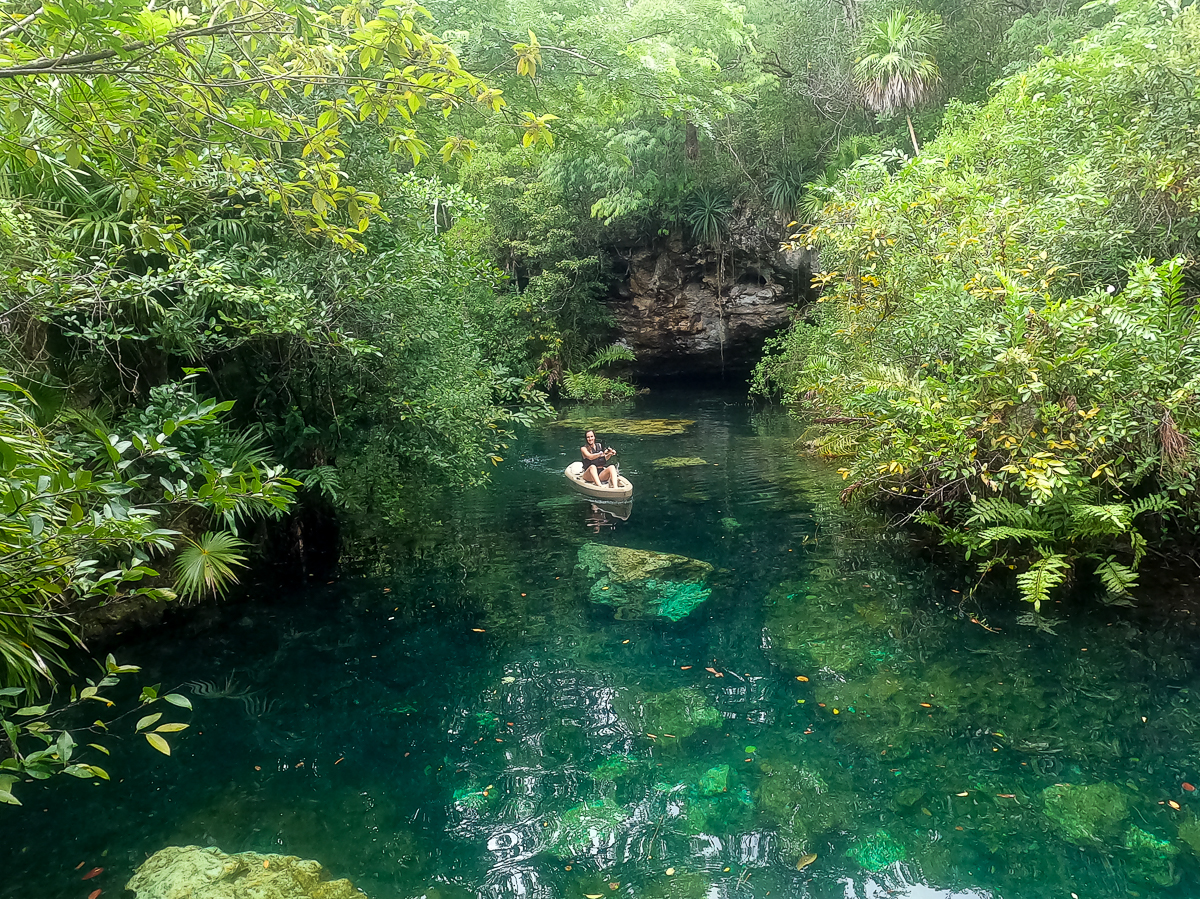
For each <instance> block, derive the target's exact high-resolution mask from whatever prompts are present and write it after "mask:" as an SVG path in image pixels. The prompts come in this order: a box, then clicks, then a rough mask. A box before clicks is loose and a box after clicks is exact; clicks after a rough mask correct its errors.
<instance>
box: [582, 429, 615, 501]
mask: <svg viewBox="0 0 1200 899" xmlns="http://www.w3.org/2000/svg"><path fill="white" fill-rule="evenodd" d="M583 437H584V440H585V441H586V442H585V443H584V444H583V446H581V447H580V448H579V451H580V452H581V453H583V464H584V465H585V466H586V468H584V470H583V479H584V480H585V481H588V482H589V483H592V484H595V485H596V486H597V487H599V486H602V485H603V484H604V482H605V481H608V486H609V487H616V486H617V467H616V466H615V465H609V464H608V460H609V459H611V458H612V457H613V456H615V455H616V454H617V451H616V450H615V449H605V448H604V447H603V446H602V445H601V443H600V441H599V440H597V439H596V434H595V433H594V432H593V431H588V432H587V433H586V434H584V435H583Z"/></svg>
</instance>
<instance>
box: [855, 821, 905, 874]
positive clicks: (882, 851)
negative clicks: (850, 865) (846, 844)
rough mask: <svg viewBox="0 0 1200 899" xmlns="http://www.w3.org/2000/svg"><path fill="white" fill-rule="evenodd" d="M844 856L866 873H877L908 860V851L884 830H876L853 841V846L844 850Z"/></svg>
mask: <svg viewBox="0 0 1200 899" xmlns="http://www.w3.org/2000/svg"><path fill="white" fill-rule="evenodd" d="M846 855H847V856H848V857H850V858H852V859H854V860H855V861H856V862H858V863H859V864H860V865H862V866H863V867H864V868H866V869H867V870H868V871H879V870H882V869H883V868H886V867H887V866H888V865H891V864H894V863H896V862H902V861H904V860H905V859H906V858H908V850H906V849H905V848H904V846H903V845H902V844H901V843H898V842H897V841H896V839H895V838H894V837H893V836H892V835H891V834H890V833H888V832H887V831H886V830H877V831H875V833H872V834H869V835H868V836H865V837H862V838H860V839H858V840H855V842H854V845H852V846H851V847H850V848H849V849H848V850H846Z"/></svg>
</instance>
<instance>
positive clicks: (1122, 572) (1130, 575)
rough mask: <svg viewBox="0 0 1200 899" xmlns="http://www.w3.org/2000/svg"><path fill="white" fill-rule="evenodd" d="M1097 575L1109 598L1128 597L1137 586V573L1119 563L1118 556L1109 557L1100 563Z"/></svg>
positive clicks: (1097, 567)
mask: <svg viewBox="0 0 1200 899" xmlns="http://www.w3.org/2000/svg"><path fill="white" fill-rule="evenodd" d="M1096 574H1097V575H1099V576H1100V581H1101V583H1103V584H1104V589H1105V590H1107V591H1108V594H1109V596H1128V595H1129V593H1130V592H1131V591H1132V590H1133V588H1134V587H1136V586H1137V579H1138V576H1137V572H1136V571H1134V570H1133V569H1132V568H1130V567H1128V566H1127V565H1122V564H1121V563H1120V562H1118V561H1117V557H1116V556H1109V557H1108V558H1107V559H1104V560H1103V561H1102V562H1100V564H1099V565H1097V566H1096Z"/></svg>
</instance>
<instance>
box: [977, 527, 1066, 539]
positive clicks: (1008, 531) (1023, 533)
mask: <svg viewBox="0 0 1200 899" xmlns="http://www.w3.org/2000/svg"><path fill="white" fill-rule="evenodd" d="M1052 539H1053V535H1052V534H1050V532H1048V531H1035V530H1033V529H1032V528H1013V527H1009V526H1008V525H1003V524H1001V525H996V526H995V527H990V528H985V529H984V530H982V531H980V532H979V540H980V542H981V543H998V542H999V541H1001V540H1036V541H1038V542H1045V541H1047V540H1052Z"/></svg>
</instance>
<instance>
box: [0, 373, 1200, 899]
mask: <svg viewBox="0 0 1200 899" xmlns="http://www.w3.org/2000/svg"><path fill="white" fill-rule="evenodd" d="M591 411H592V412H594V413H595V414H594V415H593V416H592V417H587V416H586V415H584V413H583V412H581V411H579V410H573V411H570V412H567V413H564V416H569V420H567V421H566V422H565V426H563V425H562V423H560V424H550V425H547V426H545V427H543V428H540V429H539V430H537V431H535V432H532V433H529V434H528V435H525V436H523V437H522V438H521V440H520V441H519V442H518V443H517V444H516V445H514V446H513V448H512V453H511V456H510V459H509V461H507V462H505V463H504V465H502V466H501V468H500V469H499V471H498V474H497V476H496V478H495V482H494V484H493V485H492V486H491V487H490V488H489V489H487V490H480V491H473V492H469V493H466V494H462V495H457V496H454V497H450V498H448V499H447V501H446V502H445V504H444V505H443V507H442V508H440V510H438V514H437V515H436V516H434V517H435V518H436V519H437V521H436V523H433V524H430V525H428V526H427V527H423V528H421V529H420V533H421V536H420V538H419V540H417V541H415V542H410V543H408V544H405V545H393V544H389V543H388V541H387V540H378V539H376V540H372V541H365V540H364V541H362V542H361V543H359V544H355V545H353V546H352V547H351V549H350V556H351V559H350V561H348V562H347V563H346V567H345V569H344V570H343V572H342V573H341V574H340V576H339V577H338V578H337V579H336V580H335V581H333V582H331V583H324V582H321V583H317V584H313V585H311V586H310V587H309V588H308V589H305V590H293V591H290V592H278V591H274V590H271V591H267V590H264V589H261V588H260V589H258V590H252V591H251V593H252V594H254V593H258V594H262V595H251V596H249V597H247V598H246V599H245V600H240V601H231V602H229V603H227V604H225V605H221V606H216V607H209V608H205V609H197V610H193V611H191V612H187V613H184V614H176V616H175V617H174V618H173V619H171V623H170V627H169V629H166V630H159V631H156V632H154V633H148V634H142V635H136V636H131V637H129V638H128V639H126V640H124V641H123V642H118V643H117V644H116V645H115V646H113V647H106V648H112V649H113V651H114V652H116V654H117V656H118V658H119V659H120V660H121V661H124V662H130V663H136V664H139V665H141V666H142V667H143V673H142V674H141V675H140V676H134V677H132V678H130V684H129V688H130V689H134V688H135V686H136V685H135V684H134V681H136V682H137V683H138V684H140V683H147V684H154V683H162V684H163V686H164V688H170V687H178V689H179V690H180V691H181V692H184V693H186V694H188V695H189V696H190V698H191V700H192V702H193V704H194V711H193V712H192V713H190V714H189V713H182V714H181V715H180V716H179V717H180V719H181V720H188V721H190V722H191V727H190V728H189V729H188V730H187V731H184V732H183V733H181V734H178V735H173V736H174V755H173V756H172V757H171V758H165V757H163V756H161V755H159V754H158V753H156V752H155V751H153V750H152V749H151V748H150V747H149V746H147V745H146V744H145V742H144V741H142V740H141V739H140V738H133V737H128V736H127V737H126V738H125V739H124V740H122V741H113V742H114V743H115V744H116V748H115V750H114V753H113V757H112V758H110V759H108V760H107V762H106V767H107V768H108V770H109V771H110V772H111V773H112V775H113V778H114V782H113V783H109V784H100V785H95V784H92V783H90V782H87V781H76V780H72V779H70V778H57V779H56V780H55V781H54V782H53V783H52V784H51V785H50V786H46V785H44V784H40V783H38V784H19V785H18V787H19V795H20V797H21V798H22V799H23V801H24V803H25V805H24V806H23V807H22V808H8V807H5V808H4V809H3V810H2V811H0V816H2V818H0V821H2V824H0V828H2V831H0V833H2V834H3V843H4V846H5V850H4V853H3V857H4V861H5V864H4V872H5V877H4V878H3V879H2V880H0V895H2V896H11V897H34V896H36V897H42V899H60V897H61V899H83V897H85V896H87V895H88V893H90V892H91V891H92V890H93V889H96V888H101V889H103V890H104V893H103V896H104V897H105V899H107V897H108V896H110V895H111V896H119V895H121V893H122V890H123V887H124V884H125V882H126V881H127V880H128V879H129V876H130V875H131V874H132V872H133V870H134V868H136V867H137V866H138V865H139V864H140V863H141V862H142V861H143V860H144V859H145V858H146V857H147V856H148V855H149V854H151V853H153V852H155V851H157V850H159V849H161V848H162V847H164V846H167V845H189V844H198V845H202V846H218V847H220V848H221V849H223V850H224V851H226V852H244V851H248V850H254V851H258V852H276V853H284V854H291V855H298V856H301V857H304V858H311V859H316V860H318V861H320V862H321V863H322V864H324V865H325V866H326V867H327V868H328V869H329V870H330V872H331V873H332V874H333V876H335V877H347V878H349V879H350V880H351V881H353V883H354V884H355V885H356V886H357V887H359V888H360V889H362V890H363V891H364V892H365V893H366V894H367V895H368V896H370V897H373V899H414V897H420V896H424V897H427V899H435V897H437V899H464V897H476V896H478V897H513V899H517V897H545V899H559V897H562V899H575V897H579V899H583V897H586V896H593V897H594V896H597V895H599V896H606V897H607V896H612V897H628V899H702V897H711V899H719V897H746V899H764V897H767V896H773V897H813V899H818V897H839V899H841V897H863V899H865V897H882V896H906V897H935V896H936V897H996V899H1000V897H1003V899H1019V897H1039V899H1040V897H1059V896H1061V897H1069V896H1073V895H1074V896H1077V897H1079V899H1090V897H1110V896H1111V897H1117V896H1121V897H1123V896H1144V897H1183V896H1195V895H1197V894H1198V893H1200V856H1198V853H1200V823H1198V822H1197V818H1196V817H1195V814H1196V812H1197V810H1200V798H1198V796H1197V793H1196V792H1193V791H1190V790H1189V789H1187V787H1185V786H1184V785H1185V784H1190V783H1200V736H1198V733H1197V732H1198V730H1200V701H1198V700H1200V677H1198V676H1197V671H1196V665H1195V661H1196V654H1197V646H1198V645H1200V644H1198V641H1197V630H1196V625H1195V622H1194V619H1195V618H1196V617H1197V615H1196V614H1195V613H1196V610H1195V608H1194V607H1193V606H1192V605H1191V604H1189V602H1188V601H1187V600H1186V599H1179V598H1173V597H1172V595H1170V594H1168V593H1166V592H1162V591H1159V592H1158V593H1157V594H1156V595H1153V596H1151V597H1150V598H1149V599H1148V600H1147V601H1145V602H1144V604H1143V607H1142V608H1139V609H1122V608H1109V607H1105V606H1101V605H1099V604H1094V603H1076V604H1075V607H1073V608H1070V609H1069V611H1064V612H1063V613H1062V614H1061V618H1062V619H1063V623H1062V624H1060V625H1059V626H1058V634H1057V636H1050V635H1046V634H1041V633H1037V632H1035V631H1032V630H1030V629H1029V628H1025V627H1021V626H1018V625H1017V624H1016V622H1015V618H1016V615H1017V614H1018V613H1019V612H1020V611H1022V610H1021V609H1018V608H1016V607H1015V603H1009V602H1006V601H1004V598H1003V597H997V596H992V597H987V598H984V599H979V600H967V599H964V597H965V595H966V592H967V589H968V588H969V577H970V571H969V570H962V571H956V570H952V569H950V568H946V567H942V568H938V567H936V566H933V565H931V564H929V563H927V562H924V561H922V560H921V558H920V556H919V554H918V553H917V551H916V550H915V549H914V548H913V545H912V544H911V543H909V542H907V541H906V538H905V537H904V535H903V534H901V533H900V532H898V531H897V530H896V529H894V528H887V527H882V526H879V525H878V524H872V523H870V522H863V521H860V520H857V519H856V518H854V517H853V516H849V515H847V513H845V512H843V511H842V510H840V509H839V507H838V505H837V501H836V499H837V491H838V489H840V486H841V482H840V480H839V479H838V478H837V476H836V474H832V473H831V472H830V471H829V470H828V469H825V468H823V467H821V466H819V465H815V464H813V463H811V462H808V461H805V460H803V459H800V458H798V457H797V455H796V454H795V452H794V451H793V450H792V445H793V442H794V441H795V439H796V437H797V432H796V429H795V427H794V426H793V425H791V424H790V423H789V422H788V421H787V419H786V417H785V416H783V415H782V414H780V413H778V412H774V411H769V410H768V411H762V410H755V409H753V408H751V407H750V406H749V405H747V404H746V403H745V402H744V401H742V400H740V399H739V398H738V397H736V396H735V395H732V394H729V395H725V394H716V393H708V394H686V395H685V394H680V395H675V396H672V395H666V396H662V397H658V396H656V397H650V398H645V399H643V400H639V401H638V403H637V404H636V405H630V406H629V407H627V408H622V409H619V410H617V411H613V410H611V409H610V410H591ZM585 425H592V426H594V427H595V428H596V430H597V432H598V434H599V435H600V437H601V439H602V440H605V441H606V442H608V443H610V444H611V445H613V446H615V447H617V448H618V450H619V459H620V460H622V462H623V471H624V473H625V474H627V475H628V476H629V477H630V478H631V479H632V480H633V481H634V482H635V484H636V490H637V492H636V494H635V497H634V500H633V502H632V504H631V505H629V506H626V507H616V508H605V507H603V506H601V505H595V504H593V503H592V502H590V501H588V500H587V499H586V498H583V497H580V496H578V495H576V494H574V493H572V492H571V490H570V489H569V486H568V485H567V483H566V481H565V479H564V478H563V477H562V469H563V468H564V467H565V465H566V464H567V463H568V462H569V461H572V460H574V459H575V458H577V456H578V446H579V444H580V442H581V435H582V430H583V426H585ZM661 432H666V433H661ZM666 459H674V460H675V461H674V462H671V463H668V462H663V461H658V460H666ZM701 460H702V461H701ZM684 462H687V463H688V464H683V463H684ZM622 550H636V551H644V552H623V551H622ZM654 554H675V555H677V556H681V557H686V558H684V559H673V558H670V557H669V556H663V555H654ZM1191 574H1192V575H1194V572H1192V573H1191ZM959 591H962V592H959ZM1152 592H1153V591H1152ZM1180 595H1182V593H1181V594H1180ZM1150 607H1152V608H1150ZM1059 608H1065V607H1063V606H1060V607H1059ZM118 780H119V782H118ZM64 781H69V782H64ZM813 856H815V858H814V857H813ZM80 864H83V865H85V866H86V867H84V868H83V870H84V871H86V870H90V869H91V868H92V867H93V866H98V867H103V868H104V871H103V873H101V874H100V875H98V876H97V877H95V878H93V879H91V880H88V881H86V882H81V880H80V877H81V874H82V871H81V870H77V868H76V866H77V865H80Z"/></svg>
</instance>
